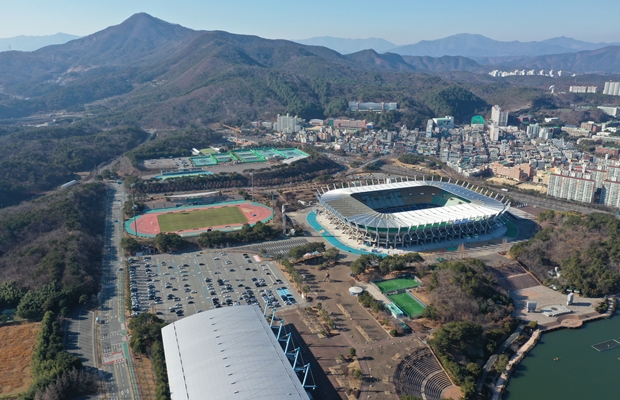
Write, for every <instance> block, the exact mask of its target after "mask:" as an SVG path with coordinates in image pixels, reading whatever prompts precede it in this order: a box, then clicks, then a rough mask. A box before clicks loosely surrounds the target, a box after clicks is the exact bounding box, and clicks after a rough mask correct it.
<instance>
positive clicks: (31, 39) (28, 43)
mask: <svg viewBox="0 0 620 400" xmlns="http://www.w3.org/2000/svg"><path fill="white" fill-rule="evenodd" d="M79 38H80V36H75V35H69V34H68V33H62V32H59V33H56V34H55V35H46V36H24V35H21V36H15V37H11V38H5V39H0V51H11V50H15V51H34V50H37V49H40V48H41V47H45V46H49V45H52V44H63V43H67V42H69V41H71V40H74V39H79Z"/></svg>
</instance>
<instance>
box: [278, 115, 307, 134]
mask: <svg viewBox="0 0 620 400" xmlns="http://www.w3.org/2000/svg"><path fill="white" fill-rule="evenodd" d="M302 124H303V120H302V119H301V118H298V117H297V116H294V117H291V116H290V115H288V114H286V115H280V114H278V120H277V122H276V127H275V130H276V131H278V132H281V133H294V132H299V131H301V127H302Z"/></svg>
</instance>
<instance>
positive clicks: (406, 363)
mask: <svg viewBox="0 0 620 400" xmlns="http://www.w3.org/2000/svg"><path fill="white" fill-rule="evenodd" d="M393 381H394V387H395V388H396V393H397V394H398V396H399V397H400V396H404V395H407V394H408V395H411V396H414V397H420V398H422V399H424V400H441V399H444V398H450V397H452V396H453V395H454V394H460V390H459V389H458V388H457V387H455V386H454V385H452V382H451V381H450V379H449V378H448V375H446V373H445V372H444V371H443V369H441V366H440V365H439V362H438V361H437V359H436V358H435V357H434V356H433V354H432V353H431V351H430V350H429V349H428V348H426V349H422V350H420V351H418V352H416V353H413V354H411V355H410V356H408V357H407V358H406V359H404V360H403V361H402V362H401V363H400V364H399V365H398V367H397V368H396V371H394V379H393ZM455 389H456V390H455ZM450 392H453V393H450ZM456 398H458V397H456Z"/></svg>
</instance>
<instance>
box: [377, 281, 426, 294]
mask: <svg viewBox="0 0 620 400" xmlns="http://www.w3.org/2000/svg"><path fill="white" fill-rule="evenodd" d="M375 285H377V287H378V288H379V289H380V290H381V292H383V293H386V292H388V293H389V292H393V291H395V290H400V289H409V288H413V287H418V286H420V284H419V283H418V281H416V280H415V279H413V278H394V279H390V280H387V281H381V282H375Z"/></svg>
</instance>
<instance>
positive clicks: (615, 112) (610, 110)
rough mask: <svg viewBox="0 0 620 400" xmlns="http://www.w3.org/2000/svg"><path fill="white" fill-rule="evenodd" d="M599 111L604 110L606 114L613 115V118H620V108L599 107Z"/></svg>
mask: <svg viewBox="0 0 620 400" xmlns="http://www.w3.org/2000/svg"><path fill="white" fill-rule="evenodd" d="M597 108H598V109H599V110H602V111H603V112H604V113H605V114H607V115H611V116H612V117H617V116H620V111H619V110H620V107H612V106H598V107H597Z"/></svg>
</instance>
